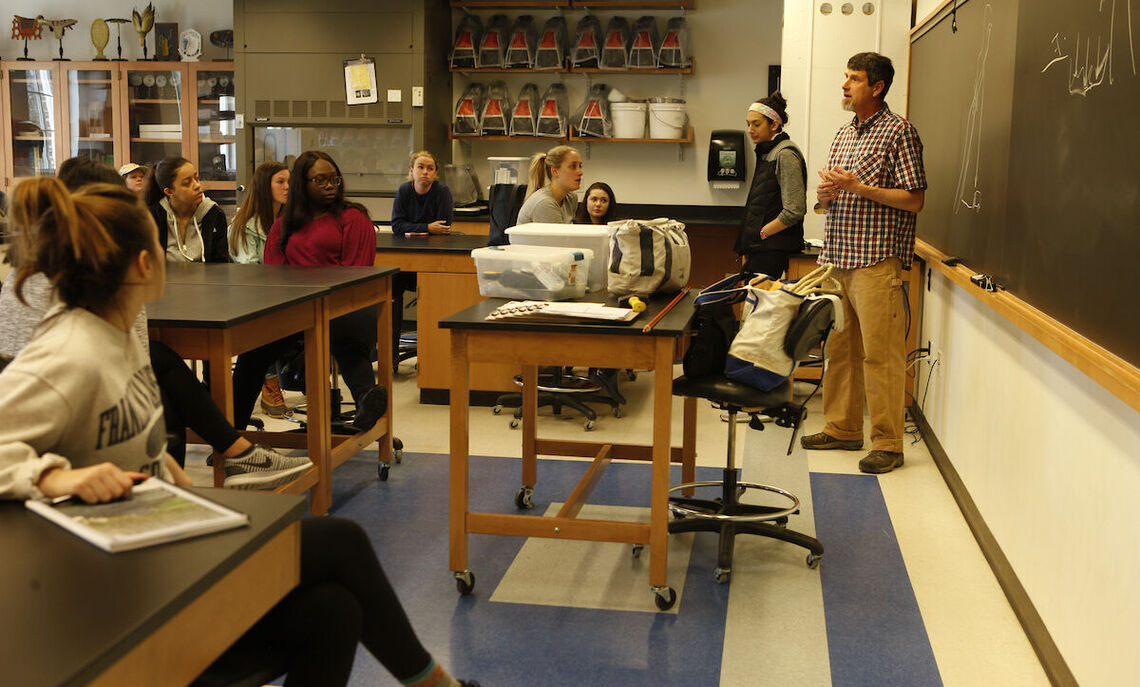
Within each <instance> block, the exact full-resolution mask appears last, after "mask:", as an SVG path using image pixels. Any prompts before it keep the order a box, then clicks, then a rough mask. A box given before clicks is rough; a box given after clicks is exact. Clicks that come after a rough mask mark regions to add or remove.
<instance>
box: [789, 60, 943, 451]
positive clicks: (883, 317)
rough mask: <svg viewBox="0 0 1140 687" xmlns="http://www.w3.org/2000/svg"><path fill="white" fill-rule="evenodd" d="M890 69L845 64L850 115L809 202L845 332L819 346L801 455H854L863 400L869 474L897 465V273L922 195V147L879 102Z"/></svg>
mask: <svg viewBox="0 0 1140 687" xmlns="http://www.w3.org/2000/svg"><path fill="white" fill-rule="evenodd" d="M894 75H895V70H894V67H893V66H892V65H891V61H890V59H889V58H886V57H884V56H882V55H879V54H877V53H870V52H865V53H859V54H857V55H855V56H854V57H852V58H851V59H850V60H848V61H847V70H846V72H845V76H846V79H845V80H844V82H843V108H844V109H845V110H850V111H851V112H854V113H855V117H854V118H853V119H852V120H851V122H850V123H848V124H846V125H844V126H843V128H841V129H840V130H839V133H837V134H836V135H835V140H834V141H833V142H832V144H831V152H830V153H829V154H828V158H827V166H826V167H825V168H824V169H822V170H820V172H819V176H820V179H821V181H820V184H819V187H818V189H817V191H816V195H817V197H818V199H819V202H820V204H821V205H822V206H823V207H824V209H825V210H826V211H827V220H826V222H825V225H824V244H823V252H822V253H821V254H820V256H819V262H820V263H822V264H831V265H834V266H835V272H834V274H835V276H836V277H837V278H838V279H839V281H840V282H841V283H842V284H843V288H844V293H845V296H846V297H845V298H844V301H843V308H844V311H845V315H846V322H847V326H846V328H845V329H844V330H843V331H842V332H835V333H834V334H833V335H832V336H831V338H830V339H829V340H828V342H827V355H828V365H827V369H826V372H825V374H824V379H823V412H824V416H825V419H826V422H827V424H826V425H825V426H824V429H823V431H822V432H819V433H817V434H812V435H810V436H805V437H803V439H802V440H801V441H802V444H803V446H804V448H809V449H846V450H850V451H857V450H860V449H862V448H863V400H864V396H866V402H867V408H868V411H869V413H870V416H871V451H870V453H868V454H867V455H866V456H865V457H864V458H863V459H862V460H860V461H859V469H860V470H862V471H863V472H869V473H883V472H890V471H891V470H894V469H895V468H897V467H900V466H901V465H902V464H903V443H902V438H903V430H904V418H905V409H904V400H903V396H904V390H905V378H906V352H905V345H906V341H905V337H906V332H905V327H906V322H905V319H906V318H905V314H904V310H903V308H904V303H903V298H904V297H905V296H904V294H903V290H902V284H903V279H902V270H904V269H910V264H911V260H912V259H913V257H914V226H915V219H916V215H917V213H918V212H919V211H921V210H922V204H923V200H924V197H925V192H926V172H925V171H924V170H923V167H922V142H921V141H920V140H919V138H918V132H917V131H916V130H915V128H914V126H912V125H911V123H910V122H908V121H906V120H905V119H903V118H902V117H900V116H898V115H896V114H895V113H894V112H891V109H890V108H889V107H887V104H886V103H885V102H884V101H883V99H884V98H885V97H886V95H887V91H888V90H890V87H891V82H892V81H893V80H894Z"/></svg>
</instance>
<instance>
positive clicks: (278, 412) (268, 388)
mask: <svg viewBox="0 0 1140 687" xmlns="http://www.w3.org/2000/svg"><path fill="white" fill-rule="evenodd" d="M261 410H262V411H263V412H264V413H265V414H266V415H268V416H269V417H274V418H283V417H286V416H288V415H291V414H292V413H290V412H289V408H288V406H286V405H285V398H284V397H283V396H282V395H281V383H280V382H279V381H278V380H277V375H274V376H272V377H270V378H268V379H266V380H265V384H262V385H261Z"/></svg>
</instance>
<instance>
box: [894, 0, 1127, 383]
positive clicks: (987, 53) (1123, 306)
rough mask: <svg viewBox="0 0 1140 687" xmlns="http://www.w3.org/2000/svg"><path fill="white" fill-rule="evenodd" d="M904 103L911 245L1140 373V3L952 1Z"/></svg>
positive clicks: (922, 51) (916, 58)
mask: <svg viewBox="0 0 1140 687" xmlns="http://www.w3.org/2000/svg"><path fill="white" fill-rule="evenodd" d="M909 90H910V103H909V107H908V116H909V118H910V120H911V121H912V122H913V123H914V125H915V126H916V127H917V128H918V131H919V135H920V136H921V137H922V140H923V143H924V145H925V154H924V160H925V163H926V170H927V177H928V183H929V185H930V188H929V189H928V190H927V200H926V207H925V209H924V210H923V212H922V213H921V214H920V215H919V221H918V236H919V238H922V239H924V240H926V241H927V242H929V243H930V244H932V245H933V246H935V247H937V248H939V249H940V250H942V251H943V252H945V253H947V254H949V255H952V256H957V257H960V258H961V259H962V262H963V264H965V265H967V266H968V267H970V268H971V269H973V270H975V271H977V272H985V273H987V274H992V275H995V277H996V278H997V281H998V282H999V283H1001V284H1002V285H1004V286H1005V288H1006V289H1008V290H1009V292H1010V293H1012V294H1014V295H1016V296H1017V297H1019V298H1020V299H1022V300H1023V301H1025V302H1027V303H1029V304H1030V305H1032V306H1033V307H1035V308H1037V309H1038V310H1040V311H1042V312H1044V313H1045V314H1047V315H1049V316H1050V317H1052V318H1053V319H1056V320H1057V321H1059V322H1061V323H1062V324H1064V325H1065V326H1067V327H1069V328H1071V329H1073V330H1075V331H1077V332H1079V333H1080V334H1082V335H1083V336H1085V337H1087V338H1089V339H1091V340H1092V341H1094V342H1096V343H1098V344H1100V345H1101V346H1103V347H1104V348H1106V349H1108V350H1110V351H1112V352H1113V353H1115V354H1117V355H1119V356H1120V357H1121V358H1123V359H1125V360H1127V361H1128V362H1130V363H1131V364H1133V365H1136V366H1140V317H1137V316H1136V313H1137V307H1136V305H1135V303H1136V302H1137V299H1140V264H1138V263H1137V260H1140V133H1137V128H1138V127H1137V124H1138V123H1140V0H1103V1H1098V0H1093V1H1086V2H1073V1H1072V0H1021V1H1020V2H1017V1H1013V0H991V1H990V2H986V1H985V0H959V1H958V2H957V3H952V4H951V6H950V7H947V8H944V9H943V10H942V11H941V12H940V13H939V15H938V16H936V17H935V19H934V20H933V21H932V22H930V23H928V24H927V25H925V26H924V27H920V29H919V30H917V31H916V32H915V33H914V35H913V36H912V45H911V64H910V89H909Z"/></svg>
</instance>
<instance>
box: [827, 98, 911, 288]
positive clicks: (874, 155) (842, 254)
mask: <svg viewBox="0 0 1140 687" xmlns="http://www.w3.org/2000/svg"><path fill="white" fill-rule="evenodd" d="M833 167H842V168H843V169H845V170H847V171H848V172H851V173H853V174H855V175H856V176H857V177H859V180H860V181H862V182H863V183H864V184H867V185H868V186H876V187H878V188H902V189H906V190H908V191H917V190H919V189H925V188H926V171H925V170H924V169H923V167H922V141H920V140H919V138H918V131H917V130H915V128H914V126H913V125H912V124H911V123H910V122H908V121H906V120H905V119H903V118H902V117H900V116H898V115H896V114H895V113H894V112H891V110H890V108H888V107H887V106H886V105H883V109H881V110H879V111H878V112H876V113H875V114H873V115H872V116H871V117H869V118H868V119H867V121H865V122H859V121H858V120H857V118H853V119H852V120H851V122H850V123H849V124H846V125H844V126H843V128H842V129H840V130H839V133H837V134H836V135H835V140H834V141H833V142H832V144H831V152H830V153H829V154H828V156H827V168H828V169H831V168H833ZM916 218H917V215H916V214H915V213H913V212H907V211H905V210H898V209H895V208H892V207H889V206H886V205H882V204H879V203H876V202H874V201H871V200H868V199H866V198H863V197H861V196H857V195H855V194H854V193H848V192H847V191H840V192H839V196H838V197H837V198H835V199H834V200H832V201H831V203H830V204H829V205H828V207H827V220H826V221H825V223H824V241H823V251H822V252H821V253H820V255H819V262H820V263H821V264H828V263H830V264H833V265H835V266H836V267H837V268H840V269H856V268H859V267H869V266H871V265H875V264H878V263H880V262H882V261H883V260H886V259H887V258H889V257H891V256H898V258H899V260H900V262H901V263H902V266H903V268H904V269H906V268H909V267H910V263H911V261H912V260H913V259H914V226H915V219H916Z"/></svg>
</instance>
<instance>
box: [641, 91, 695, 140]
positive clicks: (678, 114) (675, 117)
mask: <svg viewBox="0 0 1140 687" xmlns="http://www.w3.org/2000/svg"><path fill="white" fill-rule="evenodd" d="M686 119H687V117H686V115H685V102H684V101H683V100H681V101H672V102H650V103H649V138H681V137H682V136H683V135H684V133H685V121H686Z"/></svg>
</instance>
